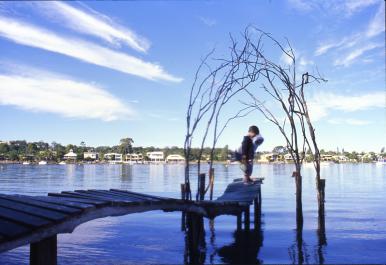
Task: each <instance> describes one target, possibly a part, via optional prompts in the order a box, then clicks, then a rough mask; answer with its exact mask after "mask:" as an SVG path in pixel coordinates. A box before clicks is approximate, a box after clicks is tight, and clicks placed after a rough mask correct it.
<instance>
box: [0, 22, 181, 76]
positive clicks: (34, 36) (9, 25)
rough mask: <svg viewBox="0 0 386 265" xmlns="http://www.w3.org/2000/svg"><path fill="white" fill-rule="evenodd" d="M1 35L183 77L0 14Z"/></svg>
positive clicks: (138, 70)
mask: <svg viewBox="0 0 386 265" xmlns="http://www.w3.org/2000/svg"><path fill="white" fill-rule="evenodd" d="M0 36H3V37H5V38H7V39H10V40H12V41H14V42H16V43H19V44H23V45H27V46H32V47H36V48H40V49H44V50H48V51H51V52H56V53H60V54H64V55H67V56H70V57H73V58H76V59H78V60H82V61H85V62H88V63H92V64H95V65H99V66H103V67H107V68H111V69H114V70H117V71H120V72H123V73H127V74H133V75H136V76H140V77H143V78H146V79H150V80H166V81H172V82H180V81H182V79H181V78H178V77H175V76H173V75H171V74H169V73H167V72H165V71H164V70H163V68H162V67H161V66H160V65H158V64H154V63H149V62H145V61H143V60H141V59H138V58H136V57H133V56H130V55H127V54H125V53H122V52H117V51H114V50H111V49H108V48H105V47H102V46H99V45H97V44H94V43H91V42H87V41H83V40H79V39H74V38H70V37H67V36H59V35H57V34H55V33H53V32H50V31H48V30H45V29H42V28H40V27H36V26H31V25H29V24H27V23H22V22H19V21H15V20H12V19H8V18H4V17H0Z"/></svg>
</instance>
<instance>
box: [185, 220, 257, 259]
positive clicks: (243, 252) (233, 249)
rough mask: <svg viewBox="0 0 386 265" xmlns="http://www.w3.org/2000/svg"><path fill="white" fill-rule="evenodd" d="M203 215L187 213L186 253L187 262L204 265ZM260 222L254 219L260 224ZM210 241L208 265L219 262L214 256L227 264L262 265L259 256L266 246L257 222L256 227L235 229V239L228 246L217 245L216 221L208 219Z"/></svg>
mask: <svg viewBox="0 0 386 265" xmlns="http://www.w3.org/2000/svg"><path fill="white" fill-rule="evenodd" d="M202 220H203V218H202V217H199V216H197V215H194V214H188V221H187V227H188V230H187V231H186V233H185V253H184V264H205V263H208V262H206V256H207V254H208V253H207V249H208V248H207V247H206V242H205V229H204V222H202ZM260 223H261V222H255V224H260ZM209 231H210V236H209V244H210V246H211V247H212V249H213V251H212V253H209V264H215V263H218V261H217V262H216V261H215V256H216V255H217V256H218V257H219V258H220V261H221V263H225V264H262V263H263V261H262V260H261V259H260V258H259V252H260V248H261V247H262V246H263V230H262V229H261V226H260V225H255V226H254V228H253V229H250V228H249V227H245V228H244V229H236V230H235V231H234V232H233V242H232V243H231V244H228V245H224V246H221V247H220V248H218V247H217V246H216V233H215V225H214V220H209Z"/></svg>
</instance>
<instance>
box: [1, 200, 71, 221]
mask: <svg viewBox="0 0 386 265" xmlns="http://www.w3.org/2000/svg"><path fill="white" fill-rule="evenodd" d="M0 206H1V207H4V208H8V209H13V210H16V211H20V212H23V213H27V214H29V215H34V216H37V217H42V218H45V219H48V220H51V221H60V220H63V219H64V218H66V217H68V215H67V214H63V213H61V212H57V211H53V210H47V209H44V208H40V207H36V206H31V205H28V204H24V203H19V202H15V201H9V200H4V199H1V198H0Z"/></svg>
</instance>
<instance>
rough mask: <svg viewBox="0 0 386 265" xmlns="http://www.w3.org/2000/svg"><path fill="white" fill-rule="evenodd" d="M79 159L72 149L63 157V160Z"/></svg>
mask: <svg viewBox="0 0 386 265" xmlns="http://www.w3.org/2000/svg"><path fill="white" fill-rule="evenodd" d="M77 157H78V155H77V154H75V153H74V152H73V150H72V149H70V152H68V153H67V154H65V155H64V156H63V158H64V159H66V160H76V158H77Z"/></svg>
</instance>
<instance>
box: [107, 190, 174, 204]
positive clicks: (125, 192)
mask: <svg viewBox="0 0 386 265" xmlns="http://www.w3.org/2000/svg"><path fill="white" fill-rule="evenodd" d="M110 190H111V191H115V192H119V193H123V194H128V195H132V196H135V197H138V198H143V199H150V200H153V201H159V200H164V199H169V198H162V197H159V196H154V195H148V194H142V193H137V192H132V191H127V190H119V189H110Z"/></svg>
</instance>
